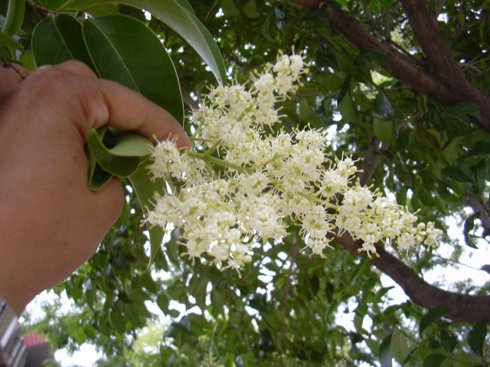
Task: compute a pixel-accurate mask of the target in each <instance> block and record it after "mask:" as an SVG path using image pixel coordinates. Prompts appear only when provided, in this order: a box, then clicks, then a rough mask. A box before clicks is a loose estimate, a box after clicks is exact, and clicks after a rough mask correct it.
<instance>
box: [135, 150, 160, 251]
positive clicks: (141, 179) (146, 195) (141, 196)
mask: <svg viewBox="0 0 490 367" xmlns="http://www.w3.org/2000/svg"><path fill="white" fill-rule="evenodd" d="M150 164H151V161H150V160H149V159H145V160H143V161H142V162H141V164H140V165H139V167H138V169H137V170H136V171H135V172H134V173H133V174H132V175H131V176H130V177H129V181H130V182H131V185H132V186H133V189H134V191H135V192H136V196H137V197H138V201H139V203H140V205H141V208H142V210H143V213H144V214H145V216H146V215H147V214H148V211H150V210H152V209H153V200H154V198H155V195H157V194H158V195H164V194H165V182H164V181H163V180H161V179H156V180H152V179H151V177H150V174H149V173H148V166H149V165H150ZM148 232H149V233H150V245H151V254H152V258H153V256H154V255H155V254H156V253H157V251H160V250H161V245H162V240H163V229H162V228H161V227H148Z"/></svg>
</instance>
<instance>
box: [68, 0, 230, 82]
mask: <svg viewBox="0 0 490 367" xmlns="http://www.w3.org/2000/svg"><path fill="white" fill-rule="evenodd" d="M106 3H118V4H124V5H129V6H134V7H136V8H139V9H145V10H146V11H149V12H150V13H151V14H152V15H153V16H155V17H157V18H158V19H160V20H161V21H162V22H163V23H165V24H166V25H168V26H169V27H170V28H172V29H173V30H174V31H175V32H177V33H178V34H179V35H180V36H181V37H182V38H183V39H185V40H186V41H187V42H188V43H189V44H190V45H191V46H192V47H193V48H194V49H195V50H196V52H197V53H198V54H199V55H200V56H201V57H202V59H203V60H204V61H205V62H206V63H207V64H208V66H209V68H210V69H211V71H212V72H213V74H214V76H215V77H216V79H217V80H218V81H219V82H220V83H223V82H224V80H225V79H226V70H225V63H224V61H223V57H222V56H221V53H220V51H219V48H218V45H217V44H216V41H215V40H214V39H213V37H212V36H211V34H210V33H209V31H208V30H207V29H206V27H204V25H203V24H202V23H201V21H200V20H199V19H198V18H197V17H196V16H195V14H194V13H193V12H191V11H190V5H189V4H188V3H187V2H185V1H183V0H166V1H161V0H119V1H118V0H71V1H68V2H66V3H65V4H64V5H63V6H62V8H61V9H85V8H90V7H91V6H94V5H99V4H106Z"/></svg>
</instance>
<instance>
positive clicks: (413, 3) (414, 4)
mask: <svg viewBox="0 0 490 367" xmlns="http://www.w3.org/2000/svg"><path fill="white" fill-rule="evenodd" d="M400 2H401V3H402V5H403V8H404V9H405V13H406V14H407V16H408V20H409V22H410V25H411V27H412V30H413V33H414V34H415V38H416V39H417V41H418V42H419V44H420V46H421V47H422V50H423V51H424V53H425V55H426V56H427V59H428V60H429V62H430V64H431V65H432V67H433V69H434V73H435V74H436V75H437V77H438V78H440V79H441V80H443V81H444V82H445V83H447V84H448V85H450V86H451V87H452V89H454V90H456V91H460V94H461V95H462V97H463V98H464V99H466V100H463V102H471V103H475V104H477V105H478V106H480V109H481V112H482V117H484V118H486V119H489V120H490V97H489V96H487V95H486V94H485V93H483V92H482V91H481V90H479V89H478V88H475V87H474V86H473V85H471V83H470V82H469V81H468V79H467V78H466V76H465V75H464V73H463V71H462V70H461V67H460V65H459V64H458V62H457V61H456V60H455V59H454V57H453V55H452V54H451V50H450V48H449V46H448V45H447V44H446V43H445V42H444V40H443V39H442V37H441V35H440V33H439V29H438V27H437V21H436V17H435V16H434V14H432V13H431V12H430V11H429V9H427V6H426V1H424V0H400ZM488 127H490V121H487V128H488Z"/></svg>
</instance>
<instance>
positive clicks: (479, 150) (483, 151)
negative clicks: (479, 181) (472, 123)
mask: <svg viewBox="0 0 490 367" xmlns="http://www.w3.org/2000/svg"><path fill="white" fill-rule="evenodd" d="M464 156H465V157H467V158H468V157H477V156H482V157H489V156H490V141H480V142H478V143H476V144H475V145H474V146H473V147H472V148H471V149H470V150H469V151H468V152H467V153H466V154H465V155H464Z"/></svg>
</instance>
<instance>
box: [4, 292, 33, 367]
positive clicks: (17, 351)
mask: <svg viewBox="0 0 490 367" xmlns="http://www.w3.org/2000/svg"><path fill="white" fill-rule="evenodd" d="M26 359H27V349H26V347H25V345H24V338H23V336H22V334H21V332H20V327H19V321H18V320H17V315H16V314H15V312H14V310H13V309H12V308H11V307H10V306H9V305H8V304H7V302H6V301H5V299H4V298H3V297H2V296H1V295H0V367H23V366H24V365H25V363H26Z"/></svg>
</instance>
